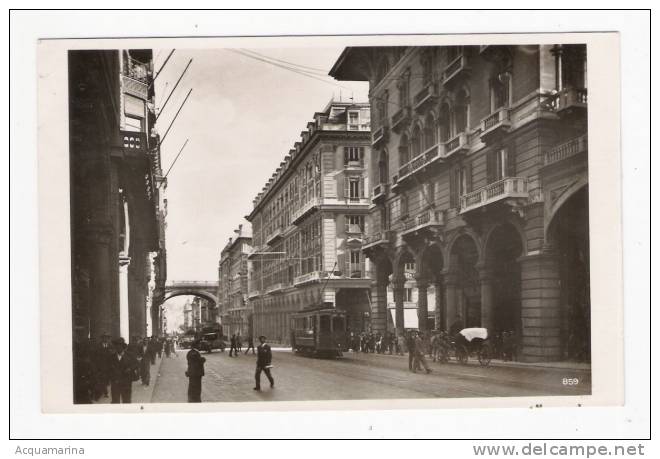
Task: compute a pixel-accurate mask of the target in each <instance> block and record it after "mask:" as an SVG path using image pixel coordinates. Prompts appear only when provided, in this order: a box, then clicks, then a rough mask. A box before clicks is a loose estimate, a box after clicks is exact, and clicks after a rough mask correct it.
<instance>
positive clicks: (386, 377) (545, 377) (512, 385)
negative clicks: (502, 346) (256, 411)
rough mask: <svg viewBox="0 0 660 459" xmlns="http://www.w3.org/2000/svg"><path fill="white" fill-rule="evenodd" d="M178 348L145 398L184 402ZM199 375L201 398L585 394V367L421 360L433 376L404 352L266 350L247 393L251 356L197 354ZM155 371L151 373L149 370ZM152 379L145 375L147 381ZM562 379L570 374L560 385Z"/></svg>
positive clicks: (182, 356) (182, 362)
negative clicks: (269, 353)
mask: <svg viewBox="0 0 660 459" xmlns="http://www.w3.org/2000/svg"><path fill="white" fill-rule="evenodd" d="M185 352H186V351H179V357H178V358H171V359H163V363H162V365H161V368H160V375H159V376H158V378H157V381H156V386H155V388H154V393H153V397H152V402H185V401H186V399H187V395H186V394H187V384H188V382H187V378H186V377H185V375H184V373H185V371H186V359H185ZM204 356H205V357H206V366H205V369H206V376H205V377H204V378H203V380H202V401H203V402H242V401H259V400H277V401H286V400H338V399H344V400H351V399H352V400H355V399H375V398H385V399H389V398H432V397H441V398H454V397H506V396H534V395H584V394H589V393H590V392H591V376H590V372H589V371H584V370H572V369H568V370H567V369H552V368H548V369H546V368H538V367H530V368H527V367H523V368H519V367H513V368H511V367H501V366H491V367H480V366H479V364H478V362H476V361H471V362H470V363H469V364H468V365H458V364H453V363H450V364H444V365H443V364H439V363H433V362H429V364H430V366H431V368H432V369H433V373H432V374H430V375H427V374H424V373H417V374H413V373H411V372H409V371H408V357H407V356H390V355H374V354H362V353H358V354H353V353H348V354H346V355H345V357H344V358H341V359H336V360H330V359H317V358H312V357H306V356H301V355H296V354H293V353H292V352H291V351H290V350H288V351H287V350H274V351H273V365H274V368H273V370H272V371H273V376H274V378H275V388H274V389H270V387H269V385H268V381H267V380H266V378H265V375H263V374H262V382H261V385H262V391H261V392H256V391H253V390H252V388H253V387H254V369H255V361H256V356H254V355H252V354H249V355H245V354H241V355H240V356H239V357H229V356H228V353H227V352H219V351H215V352H213V353H211V354H204ZM153 376H155V375H153ZM153 376H152V378H153ZM563 378H578V380H579V383H578V384H577V385H570V386H569V385H564V384H563V381H562V380H563Z"/></svg>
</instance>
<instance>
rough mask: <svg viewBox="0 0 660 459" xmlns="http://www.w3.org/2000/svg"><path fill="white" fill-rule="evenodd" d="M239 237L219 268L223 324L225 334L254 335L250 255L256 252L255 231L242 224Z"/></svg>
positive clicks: (228, 247)
mask: <svg viewBox="0 0 660 459" xmlns="http://www.w3.org/2000/svg"><path fill="white" fill-rule="evenodd" d="M234 232H235V233H236V236H234V237H233V238H229V242H227V245H225V247H224V249H222V253H221V255H220V263H219V266H218V280H219V282H218V303H219V307H218V310H219V314H220V323H221V324H222V331H223V334H225V335H229V336H231V335H233V334H234V333H240V334H241V335H242V336H248V335H251V334H252V308H251V307H250V304H249V303H248V281H247V279H248V267H247V256H248V253H249V252H250V251H251V249H252V232H251V231H250V228H249V227H248V226H243V225H238V229H236V230H234Z"/></svg>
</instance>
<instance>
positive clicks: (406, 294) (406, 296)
mask: <svg viewBox="0 0 660 459" xmlns="http://www.w3.org/2000/svg"><path fill="white" fill-rule="evenodd" d="M412 300H413V289H411V288H404V289H403V301H405V302H407V303H412Z"/></svg>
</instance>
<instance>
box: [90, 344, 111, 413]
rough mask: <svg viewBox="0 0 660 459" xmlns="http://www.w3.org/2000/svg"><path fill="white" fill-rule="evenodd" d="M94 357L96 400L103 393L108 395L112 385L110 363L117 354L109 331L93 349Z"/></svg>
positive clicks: (105, 395)
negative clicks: (109, 387)
mask: <svg viewBox="0 0 660 459" xmlns="http://www.w3.org/2000/svg"><path fill="white" fill-rule="evenodd" d="M93 352H94V357H93V360H92V362H91V363H92V365H93V366H94V369H95V384H96V388H95V394H94V398H95V400H98V399H99V398H100V397H101V395H103V396H104V397H107V396H108V386H109V385H110V363H111V361H112V358H113V357H114V355H115V349H114V346H113V345H112V341H111V340H110V335H109V334H108V333H103V334H102V335H101V343H99V344H98V345H97V346H95V347H94V349H93Z"/></svg>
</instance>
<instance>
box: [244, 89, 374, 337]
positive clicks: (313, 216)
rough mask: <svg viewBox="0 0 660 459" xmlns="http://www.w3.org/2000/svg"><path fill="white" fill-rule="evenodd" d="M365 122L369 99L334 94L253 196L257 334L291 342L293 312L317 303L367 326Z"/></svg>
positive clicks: (251, 289) (251, 291) (358, 326)
mask: <svg viewBox="0 0 660 459" xmlns="http://www.w3.org/2000/svg"><path fill="white" fill-rule="evenodd" d="M370 123H371V120H370V110H369V105H368V104H366V103H348V102H337V101H331V102H330V103H329V104H328V105H327V107H326V108H325V109H324V110H323V111H322V112H317V113H315V114H314V120H313V121H311V122H309V123H308V124H307V129H306V130H304V131H303V132H302V133H301V140H300V141H299V142H296V143H295V144H294V148H293V149H291V150H290V151H289V153H288V154H287V155H286V156H285V157H284V160H283V161H282V162H281V163H280V166H279V167H278V168H277V170H276V171H275V173H273V175H272V177H271V178H270V180H269V181H268V183H267V184H266V185H265V186H264V188H263V190H262V191H261V193H259V195H258V196H257V197H256V199H255V200H254V209H253V210H252V212H251V213H250V215H248V216H247V217H246V218H247V219H248V221H250V222H251V224H252V233H253V246H254V249H253V251H252V253H251V255H250V257H249V259H250V263H249V275H248V297H249V302H250V304H251V305H252V308H253V310H254V333H255V336H258V335H261V334H263V335H266V336H268V337H269V339H270V340H272V341H275V342H278V343H283V344H286V343H289V342H290V337H289V331H290V328H289V326H290V324H289V319H290V315H291V314H292V313H294V312H297V311H300V310H301V309H303V308H305V307H311V306H315V305H319V304H325V305H327V306H333V307H336V308H339V309H342V310H345V311H346V312H347V313H348V317H349V326H350V327H351V329H352V330H356V331H359V330H362V329H364V328H365V327H366V326H367V325H368V316H369V314H370V308H369V302H370V298H369V295H370V290H369V288H370V280H369V262H368V261H367V260H366V259H365V257H364V254H363V253H362V251H361V248H362V243H363V237H364V234H365V231H366V225H367V218H366V217H367V214H368V209H369V205H370V200H369V199H370V198H369V196H370V189H371V184H370V182H369V177H368V175H367V167H368V165H369V164H370V162H371V145H370V143H371V142H370V140H371V134H370Z"/></svg>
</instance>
